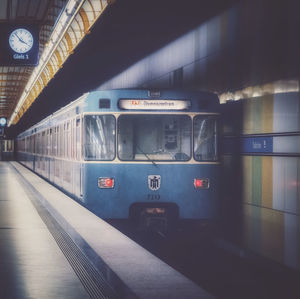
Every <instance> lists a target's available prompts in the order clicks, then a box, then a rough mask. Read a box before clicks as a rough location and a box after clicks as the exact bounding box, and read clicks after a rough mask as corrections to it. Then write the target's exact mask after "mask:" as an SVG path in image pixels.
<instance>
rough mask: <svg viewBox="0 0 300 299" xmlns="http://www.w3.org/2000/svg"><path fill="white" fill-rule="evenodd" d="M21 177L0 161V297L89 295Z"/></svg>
mask: <svg viewBox="0 0 300 299" xmlns="http://www.w3.org/2000/svg"><path fill="white" fill-rule="evenodd" d="M20 180H21V179H20V177H19V176H18V174H17V173H16V171H15V169H14V168H13V167H12V166H11V164H9V163H7V162H0V298H1V299H14V298H47V299H50V298H53V299H54V298H55V299H58V298H63V299H67V298H70V299H74V298H80V299H82V298H90V296H89V295H88V293H87V292H86V290H85V288H84V287H83V286H82V284H81V282H80V280H79V278H78V277H77V276H76V274H75V273H74V271H73V269H72V267H71V266H70V264H69V263H68V261H67V259H66V258H65V256H64V255H63V253H62V252H61V250H60V248H59V247H58V246H57V243H56V242H55V240H54V238H53V237H52V235H51V233H50V232H49V230H48V229H47V227H46V225H45V224H44V222H43V221H42V219H41V218H40V216H39V214H38V212H37V211H36V209H35V208H34V206H33V204H32V202H31V200H30V198H29V196H28V195H27V194H26V192H25V191H24V189H23V187H22V182H21V181H20Z"/></svg>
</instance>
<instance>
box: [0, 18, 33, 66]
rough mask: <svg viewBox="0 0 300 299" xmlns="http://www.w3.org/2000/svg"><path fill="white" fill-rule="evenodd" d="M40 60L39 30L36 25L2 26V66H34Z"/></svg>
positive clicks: (8, 24)
mask: <svg viewBox="0 0 300 299" xmlns="http://www.w3.org/2000/svg"><path fill="white" fill-rule="evenodd" d="M38 58H39V28H38V25H36V24H21V23H1V24H0V65H1V66H15V65H18V66H34V65H37V64H38Z"/></svg>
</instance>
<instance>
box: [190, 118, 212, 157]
mask: <svg viewBox="0 0 300 299" xmlns="http://www.w3.org/2000/svg"><path fill="white" fill-rule="evenodd" d="M194 157H195V160H197V161H216V160H217V159H218V153H217V120H216V117H215V116H212V115H205V116H202V115H201V116H200V115H199V116H196V117H195V118H194Z"/></svg>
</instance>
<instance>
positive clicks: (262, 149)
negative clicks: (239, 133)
mask: <svg viewBox="0 0 300 299" xmlns="http://www.w3.org/2000/svg"><path fill="white" fill-rule="evenodd" d="M242 152H244V153H272V152H273V137H269V136H268V137H244V138H242Z"/></svg>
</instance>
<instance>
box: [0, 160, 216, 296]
mask: <svg viewBox="0 0 300 299" xmlns="http://www.w3.org/2000/svg"><path fill="white" fill-rule="evenodd" d="M15 298H16V299H19V298H20V299H23V298H26V299H27V298H30V299H52V298H53V299H54V298H55V299H60V298H61V299H68V298H72V299H76V298H80V299H84V298H92V299H98V298H103V299H104V298H107V299H108V298H109V299H119V298H120V299H134V298H141V299H152V298H160V299H169V298H172V299H181V298H190V299H192V298H197V299H198V298H213V296H212V295H211V294H209V293H207V292H206V291H205V290H204V289H202V288H201V287H200V286H198V285H197V284H195V283H194V282H192V281H191V280H189V279H188V278H186V277H184V276H183V275H182V274H180V273H179V272H177V271H176V270H174V269H173V268H171V267H170V266H169V265H167V264H166V263H164V262H163V261H161V260H159V259H158V258H157V257H156V256H154V255H152V254H151V253H149V252H148V251H147V250H145V249H144V248H142V247H141V246H139V245H138V244H137V243H135V242H134V241H132V240H131V239H129V238H128V237H126V236H125V235H123V234H122V233H121V232H119V231H118V230H116V229H115V228H113V227H112V226H110V225H109V224H108V223H107V222H105V221H103V220H102V219H100V218H99V217H97V216H96V215H94V214H93V213H91V212H90V211H88V210H87V209H85V208H84V207H82V206H81V205H79V204H78V203H76V202H75V201H74V200H72V199H71V198H69V197H68V196H66V195H65V194H64V193H62V192H61V191H59V190H58V189H57V188H55V187H54V186H52V185H50V184H48V183H47V182H46V181H45V180H43V179H42V178H41V177H39V176H37V175H36V174H34V173H33V172H31V171H30V170H28V169H27V168H25V167H23V166H22V165H21V164H19V163H17V162H0V299H15Z"/></svg>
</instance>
